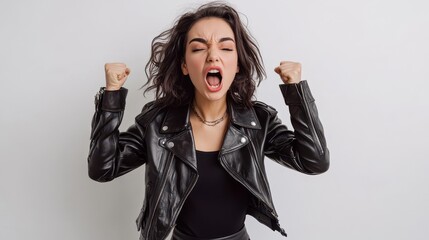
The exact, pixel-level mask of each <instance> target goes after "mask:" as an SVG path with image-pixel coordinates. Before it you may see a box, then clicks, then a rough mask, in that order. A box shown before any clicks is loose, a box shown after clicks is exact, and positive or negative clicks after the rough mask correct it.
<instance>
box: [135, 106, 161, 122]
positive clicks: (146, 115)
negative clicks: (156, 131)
mask: <svg viewBox="0 0 429 240" xmlns="http://www.w3.org/2000/svg"><path fill="white" fill-rule="evenodd" d="M163 111H165V107H164V106H163V105H162V104H160V103H159V101H157V100H153V101H150V102H148V103H146V104H145V105H144V106H143V109H142V111H141V113H140V114H139V115H137V117H136V122H137V123H139V124H140V125H142V126H145V125H147V124H148V123H150V122H152V120H153V119H154V118H155V117H156V116H158V115H159V114H161V113H162V112H163Z"/></svg>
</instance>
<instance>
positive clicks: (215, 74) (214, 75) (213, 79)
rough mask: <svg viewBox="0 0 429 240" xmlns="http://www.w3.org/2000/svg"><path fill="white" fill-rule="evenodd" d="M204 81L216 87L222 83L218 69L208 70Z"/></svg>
mask: <svg viewBox="0 0 429 240" xmlns="http://www.w3.org/2000/svg"><path fill="white" fill-rule="evenodd" d="M206 81H207V83H208V85H209V86H210V87H211V88H215V89H216V88H218V87H219V86H220V84H221V83H222V75H221V74H220V71H219V70H218V69H211V70H210V71H208V73H207V76H206Z"/></svg>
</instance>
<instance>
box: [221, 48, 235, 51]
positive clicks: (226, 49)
mask: <svg viewBox="0 0 429 240" xmlns="http://www.w3.org/2000/svg"><path fill="white" fill-rule="evenodd" d="M222 50H224V51H230V52H231V51H233V49H232V48H222Z"/></svg>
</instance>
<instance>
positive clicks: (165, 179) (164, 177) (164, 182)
mask: <svg viewBox="0 0 429 240" xmlns="http://www.w3.org/2000/svg"><path fill="white" fill-rule="evenodd" d="M171 155H172V156H171V157H170V158H168V160H169V161H168V162H167V163H166V167H167V171H166V172H165V173H164V174H163V175H162V178H161V179H162V183H161V188H160V191H158V194H157V196H158V198H157V199H156V202H155V206H154V208H153V209H154V211H153V213H152V216H151V217H150V221H149V226H148V227H147V230H148V231H147V233H146V238H149V232H150V231H149V230H150V229H151V227H152V221H153V218H154V216H155V211H156V208H157V207H158V204H159V200H160V199H161V193H162V192H163V191H164V188H165V184H166V183H167V176H168V174H169V173H170V165H171V162H172V160H173V158H174V154H171Z"/></svg>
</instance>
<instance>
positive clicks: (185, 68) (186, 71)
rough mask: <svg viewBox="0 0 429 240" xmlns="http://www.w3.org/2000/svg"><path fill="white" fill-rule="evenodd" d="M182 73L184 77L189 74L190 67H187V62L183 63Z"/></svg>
mask: <svg viewBox="0 0 429 240" xmlns="http://www.w3.org/2000/svg"><path fill="white" fill-rule="evenodd" d="M182 73H183V75H188V74H189V71H188V67H187V66H186V63H185V62H183V63H182Z"/></svg>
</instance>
